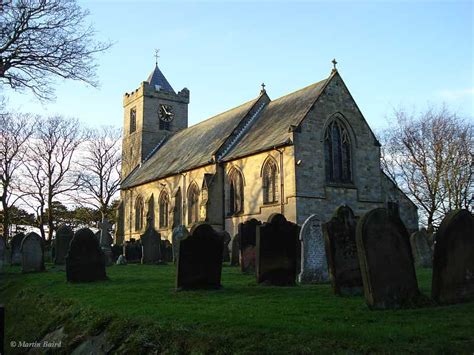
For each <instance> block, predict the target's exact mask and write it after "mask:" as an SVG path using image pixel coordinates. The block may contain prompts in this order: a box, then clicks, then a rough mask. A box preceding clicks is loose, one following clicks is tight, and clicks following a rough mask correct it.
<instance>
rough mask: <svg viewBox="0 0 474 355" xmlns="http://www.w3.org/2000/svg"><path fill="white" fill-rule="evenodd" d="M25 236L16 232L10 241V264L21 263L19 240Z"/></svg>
mask: <svg viewBox="0 0 474 355" xmlns="http://www.w3.org/2000/svg"><path fill="white" fill-rule="evenodd" d="M23 238H25V235H24V234H23V233H18V234H16V235H15V236H13V238H12V239H11V241H10V249H11V260H10V263H11V265H21V250H20V249H21V242H22V241H23Z"/></svg>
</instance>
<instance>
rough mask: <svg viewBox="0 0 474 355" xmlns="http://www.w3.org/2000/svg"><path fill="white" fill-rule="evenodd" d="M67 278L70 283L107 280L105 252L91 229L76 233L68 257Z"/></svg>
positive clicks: (80, 230) (83, 229)
mask: <svg viewBox="0 0 474 355" xmlns="http://www.w3.org/2000/svg"><path fill="white" fill-rule="evenodd" d="M66 277H67V280H68V281H70V282H90V281H100V280H106V279H107V276H106V273H105V259H104V252H103V251H102V249H101V248H100V244H99V241H98V240H97V238H96V237H95V235H94V233H93V232H92V231H91V230H90V229H89V228H82V229H79V230H78V231H76V233H74V237H73V238H72V240H71V244H70V247H69V252H68V254H67V255H66Z"/></svg>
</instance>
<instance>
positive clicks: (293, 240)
mask: <svg viewBox="0 0 474 355" xmlns="http://www.w3.org/2000/svg"><path fill="white" fill-rule="evenodd" d="M299 231H300V227H299V226H298V225H297V224H294V223H291V222H288V221H287V220H286V218H285V216H283V215H282V214H279V213H274V214H272V215H271V216H270V217H269V219H268V222H267V223H264V224H262V225H260V226H257V249H256V276H257V283H263V282H264V283H266V284H269V285H277V286H286V285H294V284H295V280H296V269H297V266H296V262H297V250H298V249H297V244H298V242H299V241H298V234H299Z"/></svg>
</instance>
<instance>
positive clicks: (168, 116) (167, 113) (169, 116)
mask: <svg viewBox="0 0 474 355" xmlns="http://www.w3.org/2000/svg"><path fill="white" fill-rule="evenodd" d="M158 114H159V115H160V120H162V121H163V122H171V121H172V120H173V118H174V112H173V106H171V105H160V109H159V112H158Z"/></svg>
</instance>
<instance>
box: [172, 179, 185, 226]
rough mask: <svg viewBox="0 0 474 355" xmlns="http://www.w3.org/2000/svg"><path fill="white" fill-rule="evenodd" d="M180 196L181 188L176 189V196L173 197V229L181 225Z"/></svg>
mask: <svg viewBox="0 0 474 355" xmlns="http://www.w3.org/2000/svg"><path fill="white" fill-rule="evenodd" d="M182 200H183V199H182V196H181V188H180V187H179V188H178V191H176V194H175V195H174V209H173V228H174V227H177V226H179V225H181V224H182V223H181V219H182V212H181V211H182V205H183V201H182Z"/></svg>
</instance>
